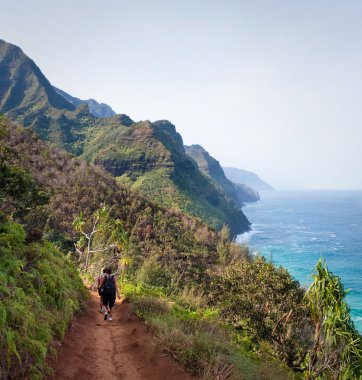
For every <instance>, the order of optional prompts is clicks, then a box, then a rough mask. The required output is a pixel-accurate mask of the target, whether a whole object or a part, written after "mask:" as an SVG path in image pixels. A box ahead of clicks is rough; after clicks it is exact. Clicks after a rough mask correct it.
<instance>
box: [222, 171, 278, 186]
mask: <svg viewBox="0 0 362 380" xmlns="http://www.w3.org/2000/svg"><path fill="white" fill-rule="evenodd" d="M223 170H224V172H225V175H226V177H227V178H229V180H230V181H233V182H236V183H240V184H244V185H247V186H249V187H251V188H252V189H255V190H257V191H264V190H273V187H272V186H271V185H269V184H268V183H266V182H265V181H263V180H262V179H261V178H259V177H258V176H257V175H256V174H255V173H253V172H249V171H247V170H243V169H236V168H230V167H224V168H223Z"/></svg>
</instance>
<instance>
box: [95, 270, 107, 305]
mask: <svg viewBox="0 0 362 380" xmlns="http://www.w3.org/2000/svg"><path fill="white" fill-rule="evenodd" d="M105 274H106V268H104V269H103V272H102V274H100V275H99V276H98V279H97V288H98V294H99V309H98V311H99V312H100V313H103V289H102V287H101V280H102V277H104V276H105Z"/></svg>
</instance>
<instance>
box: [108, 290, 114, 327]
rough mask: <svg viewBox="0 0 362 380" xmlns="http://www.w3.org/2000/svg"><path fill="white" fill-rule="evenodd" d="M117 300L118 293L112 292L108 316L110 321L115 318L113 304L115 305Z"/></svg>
mask: <svg viewBox="0 0 362 380" xmlns="http://www.w3.org/2000/svg"><path fill="white" fill-rule="evenodd" d="M115 302H116V293H114V294H112V295H111V296H110V297H109V303H108V305H109V313H108V314H109V317H108V320H109V321H112V320H113V318H112V309H113V306H114V303H115Z"/></svg>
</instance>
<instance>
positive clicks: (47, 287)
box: [0, 221, 86, 379]
mask: <svg viewBox="0 0 362 380" xmlns="http://www.w3.org/2000/svg"><path fill="white" fill-rule="evenodd" d="M85 299H86V290H85V288H84V285H83V283H82V281H81V279H80V277H79V274H78V272H77V270H76V269H75V267H74V265H73V264H72V263H71V262H70V261H69V260H68V259H67V258H66V257H65V256H64V254H62V253H61V252H60V251H59V250H58V249H57V248H56V247H55V246H54V245H53V244H52V243H49V242H37V243H27V241H26V233H25V231H24V228H23V227H22V226H21V225H20V224H17V223H14V222H5V221H4V222H0V378H1V379H2V378H28V377H29V378H31V379H38V378H41V377H42V370H43V365H44V360H45V357H46V355H47V353H48V351H49V348H50V343H51V341H52V339H53V338H54V337H56V338H59V339H61V338H62V337H63V335H64V332H65V330H66V328H67V326H68V323H69V321H70V319H71V317H72V316H73V314H74V312H75V311H77V310H79V308H80V307H81V306H82V302H84V300H85Z"/></svg>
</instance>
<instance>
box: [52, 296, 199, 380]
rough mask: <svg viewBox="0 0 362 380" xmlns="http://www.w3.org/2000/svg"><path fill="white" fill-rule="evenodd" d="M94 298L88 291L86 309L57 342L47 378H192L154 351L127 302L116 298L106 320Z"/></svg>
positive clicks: (174, 363) (145, 329)
mask: <svg viewBox="0 0 362 380" xmlns="http://www.w3.org/2000/svg"><path fill="white" fill-rule="evenodd" d="M98 302H99V297H98V295H97V294H96V293H92V294H91V299H90V300H89V302H88V307H87V311H86V313H85V314H84V315H80V316H78V317H76V318H75V319H74V320H73V322H72V325H71V327H70V329H69V331H68V332H67V333H66V335H65V338H64V341H63V342H62V343H61V344H59V352H58V357H57V359H56V361H55V363H53V365H52V367H53V368H54V375H53V376H52V377H50V379H53V380H54V379H56V380H58V379H67V380H70V379H74V380H75V379H77V380H83V379H84V380H97V379H103V378H104V379H107V380H113V379H122V380H146V379H147V380H148V379H149V380H170V379H172V380H191V379H195V378H193V377H191V376H190V375H189V374H187V373H185V372H184V371H183V370H182V369H181V368H180V366H179V365H178V364H177V363H176V362H175V361H174V360H172V359H171V358H169V357H168V356H166V355H162V354H159V353H158V354H157V353H155V350H154V346H153V343H152V342H153V339H154V338H153V337H152V336H151V335H150V333H148V332H147V327H146V326H145V325H144V324H143V323H142V322H141V321H139V320H138V318H137V317H136V316H134V315H133V314H132V313H131V311H130V307H129V304H128V303H125V302H123V303H121V302H120V301H118V300H117V304H116V306H115V308H114V313H113V321H112V322H109V321H105V320H103V314H101V313H99V312H98V310H97V309H98Z"/></svg>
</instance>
